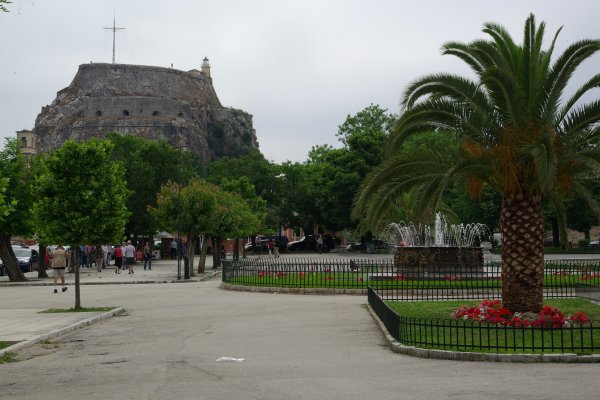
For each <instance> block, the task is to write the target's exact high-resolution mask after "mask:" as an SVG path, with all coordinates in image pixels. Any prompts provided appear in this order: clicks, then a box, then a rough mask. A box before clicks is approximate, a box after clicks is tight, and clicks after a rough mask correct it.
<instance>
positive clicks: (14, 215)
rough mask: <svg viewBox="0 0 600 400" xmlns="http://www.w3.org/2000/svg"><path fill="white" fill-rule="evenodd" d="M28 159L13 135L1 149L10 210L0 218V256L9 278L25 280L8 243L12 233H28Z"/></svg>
mask: <svg viewBox="0 0 600 400" xmlns="http://www.w3.org/2000/svg"><path fill="white" fill-rule="evenodd" d="M28 168H29V167H28V163H27V160H26V159H25V157H24V156H23V154H22V153H21V148H20V147H19V143H18V142H17V140H16V139H9V140H7V141H6V143H5V145H4V149H2V150H1V151H0V177H2V178H4V179H8V181H5V182H6V183H7V186H6V188H5V190H4V194H3V195H4V197H5V199H6V201H8V203H9V204H11V205H12V211H11V212H10V214H8V215H4V218H2V220H0V258H2V262H3V263H4V266H5V268H6V271H7V273H8V277H9V279H10V280H11V281H25V280H27V279H26V278H25V275H23V273H22V272H21V269H20V268H19V263H18V261H17V258H16V257H15V254H14V252H13V250H12V246H11V237H12V236H13V235H21V236H27V235H29V234H31V204H32V201H33V197H32V193H31V189H30V183H31V174H30V173H29V170H28Z"/></svg>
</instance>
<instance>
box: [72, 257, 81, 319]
mask: <svg viewBox="0 0 600 400" xmlns="http://www.w3.org/2000/svg"><path fill="white" fill-rule="evenodd" d="M79 249H80V248H79V246H75V251H74V254H75V257H74V258H75V309H76V310H79V309H80V308H81V292H80V290H79V289H80V288H79V260H80V259H81V258H80V257H79Z"/></svg>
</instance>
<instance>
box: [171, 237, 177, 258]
mask: <svg viewBox="0 0 600 400" xmlns="http://www.w3.org/2000/svg"><path fill="white" fill-rule="evenodd" d="M175 257H177V241H176V240H175V239H173V241H172V242H171V260H174V259H175Z"/></svg>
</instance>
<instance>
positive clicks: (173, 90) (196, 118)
mask: <svg viewBox="0 0 600 400" xmlns="http://www.w3.org/2000/svg"><path fill="white" fill-rule="evenodd" d="M206 61H207V60H206ZM203 67H204V65H203ZM203 69H204V68H203ZM108 132H120V133H123V134H133V135H137V136H141V137H144V138H147V139H159V138H160V139H165V140H167V141H168V142H169V143H171V144H172V145H174V146H178V147H181V146H186V147H187V148H188V149H189V150H190V151H192V152H193V153H195V154H196V155H197V156H198V157H199V158H200V159H201V160H202V161H204V162H210V161H212V160H214V159H216V158H218V157H222V156H236V155H239V154H242V153H244V152H245V151H246V150H247V149H251V148H258V142H257V139H256V133H255V131H254V129H253V127H252V115H250V114H248V113H245V112H244V111H241V110H236V109H233V108H225V107H223V106H222V105H221V103H220V101H219V99H218V96H217V94H216V92H215V90H214V87H213V84H212V79H211V78H210V73H208V74H207V73H205V72H200V71H197V70H192V71H188V72H185V71H179V70H175V69H172V68H162V67H153V66H141V65H127V64H92V63H90V64H83V65H80V66H79V70H78V72H77V74H76V76H75V78H74V79H73V81H72V82H71V84H70V85H69V86H68V87H67V88H65V89H63V90H61V91H59V92H58V93H57V97H56V99H55V100H54V101H53V102H52V104H50V105H49V106H46V107H43V108H42V112H41V113H40V114H39V116H38V117H37V119H36V123H35V127H34V129H33V134H34V135H35V137H36V139H37V142H36V147H37V150H38V151H48V150H51V149H52V148H55V147H58V146H60V145H61V144H62V143H63V142H64V141H66V140H67V139H75V140H87V139H90V138H92V137H104V136H105V135H106V133H108Z"/></svg>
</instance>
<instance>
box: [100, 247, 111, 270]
mask: <svg viewBox="0 0 600 400" xmlns="http://www.w3.org/2000/svg"><path fill="white" fill-rule="evenodd" d="M102 252H103V253H104V265H105V266H106V267H108V266H110V256H111V253H112V246H111V245H110V244H105V245H104V246H102Z"/></svg>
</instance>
